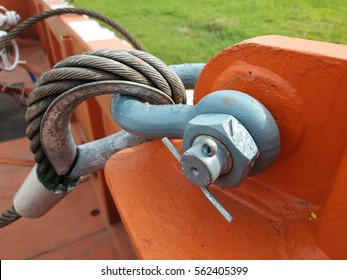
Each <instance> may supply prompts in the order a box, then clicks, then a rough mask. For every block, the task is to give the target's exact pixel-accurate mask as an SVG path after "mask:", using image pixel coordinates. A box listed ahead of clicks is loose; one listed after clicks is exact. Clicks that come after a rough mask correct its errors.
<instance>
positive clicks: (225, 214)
mask: <svg viewBox="0 0 347 280" xmlns="http://www.w3.org/2000/svg"><path fill="white" fill-rule="evenodd" d="M162 141H163V143H164V144H165V146H166V147H167V148H168V149H169V151H170V152H171V153H172V154H173V156H174V157H175V158H176V159H177V160H178V162H180V164H181V166H182V155H181V154H180V153H179V152H178V151H177V149H176V148H175V146H174V145H173V144H172V143H171V141H170V140H169V139H168V138H167V137H164V138H162ZM205 142H206V141H205ZM202 148H203V149H206V146H205V145H204V144H203V146H202ZM203 152H204V151H203ZM205 152H206V151H205ZM214 152H216V151H214ZM182 168H183V167H182ZM190 170H193V171H192V173H196V174H197V175H199V171H198V169H196V168H194V167H191V168H190ZM184 174H185V175H186V172H184ZM188 179H189V180H190V181H192V180H191V176H188ZM193 183H194V184H196V183H195V182H194V181H193ZM212 183H213V182H212ZM208 185H209V184H208ZM208 185H206V186H205V185H204V186H199V187H200V189H201V191H202V193H203V194H204V195H205V197H206V198H207V199H208V200H209V201H210V202H211V203H212V205H213V206H214V207H215V208H216V209H217V210H218V212H219V213H221V214H222V216H223V217H224V218H225V219H226V220H227V221H228V222H229V223H230V222H231V221H232V220H233V216H232V215H231V214H230V213H229V212H228V211H227V210H226V209H225V208H224V206H223V205H222V204H221V203H220V202H219V201H218V200H217V199H216V198H215V197H214V196H213V194H212V193H211V192H210V191H209V190H208V188H207V187H208Z"/></svg>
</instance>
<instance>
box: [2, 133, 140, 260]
mask: <svg viewBox="0 0 347 280" xmlns="http://www.w3.org/2000/svg"><path fill="white" fill-rule="evenodd" d="M28 144H29V142H28V140H27V139H26V138H22V139H18V140H13V141H9V142H4V143H0V159H8V158H11V159H16V160H26V162H27V161H29V162H30V160H32V159H33V155H32V154H31V152H30V150H29V148H28ZM30 170H31V167H26V166H20V165H13V164H12V163H11V164H5V163H0V190H1V192H0V208H1V210H5V209H6V208H7V207H9V206H11V205H12V201H13V195H14V193H15V192H16V191H17V190H18V188H19V186H20V185H21V183H22V182H23V180H24V178H25V177H26V175H27V174H28V173H29V171H30ZM85 179H87V180H86V181H85V182H84V183H83V184H82V185H81V186H79V187H78V188H77V189H76V190H74V191H73V192H71V193H70V194H69V195H68V196H67V197H66V198H64V199H63V200H62V201H61V202H60V203H59V204H58V205H57V206H56V207H55V208H53V209H52V210H51V211H50V212H49V213H47V214H46V215H45V216H43V217H41V218H39V219H26V218H21V219H20V220H18V221H16V222H15V223H13V224H11V225H9V226H7V227H5V228H2V229H0V248H1V250H0V259H36V258H38V259H118V258H121V259H123V258H133V257H134V255H132V254H131V252H132V251H131V249H130V248H129V243H127V237H126V233H125V231H124V230H123V231H122V227H123V226H122V225H121V224H116V225H113V226H111V227H109V226H108V223H107V221H106V218H105V215H106V210H105V206H104V205H101V204H100V201H98V199H97V196H96V190H95V188H96V187H98V180H97V179H96V176H95V175H89V176H86V178H85ZM94 209H99V210H100V215H98V216H92V215H91V211H92V210H94ZM129 252H130V253H129Z"/></svg>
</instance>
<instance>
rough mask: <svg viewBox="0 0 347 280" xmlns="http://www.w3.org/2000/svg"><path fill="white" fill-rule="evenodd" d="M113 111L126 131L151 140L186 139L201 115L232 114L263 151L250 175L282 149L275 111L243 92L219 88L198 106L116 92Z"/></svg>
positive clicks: (259, 169)
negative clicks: (153, 102) (153, 101)
mask: <svg viewBox="0 0 347 280" xmlns="http://www.w3.org/2000/svg"><path fill="white" fill-rule="evenodd" d="M111 112H112V116H113V119H114V120H115V121H116V122H117V124H118V125H119V126H121V127H122V128H123V129H124V130H126V131H128V132H130V133H132V134H135V135H138V136H141V137H145V138H151V139H160V138H163V137H168V138H183V135H184V133H185V130H186V128H187V125H188V123H189V122H190V121H191V120H192V119H193V118H195V117H197V116H199V115H203V114H226V115H231V116H233V117H234V118H236V120H238V121H239V122H240V123H241V124H242V125H243V126H244V127H245V128H246V130H247V131H248V132H249V134H250V135H251V136H252V138H253V139H254V142H255V143H256V145H257V147H258V150H259V157H258V158H257V159H256V161H255V164H254V166H253V168H252V170H251V171H250V173H249V175H256V174H259V173H260V172H262V171H264V170H266V169H267V168H268V167H269V166H270V165H272V163H273V162H274V161H275V159H276V157H277V155H278V153H279V150H280V134H279V130H278V127H277V124H276V122H275V120H274V118H273V116H272V115H271V113H270V112H269V111H268V110H267V109H266V108H265V107H264V106H263V105H262V104H261V103H260V102H259V101H257V100H256V99H254V98H253V97H251V96H249V95H247V94H245V93H242V92H239V91H234V90H220V91H216V92H213V93H210V94H208V95H207V96H205V97H204V98H203V99H201V100H200V101H199V103H197V104H196V105H194V106H193V105H182V104H178V105H149V104H145V103H143V102H141V101H140V100H138V99H136V98H133V97H129V96H124V95H115V96H113V99H112V103H111ZM219 140H220V139H219ZM183 148H184V150H187V149H188V148H190V147H189V146H187V145H185V144H184V147H183Z"/></svg>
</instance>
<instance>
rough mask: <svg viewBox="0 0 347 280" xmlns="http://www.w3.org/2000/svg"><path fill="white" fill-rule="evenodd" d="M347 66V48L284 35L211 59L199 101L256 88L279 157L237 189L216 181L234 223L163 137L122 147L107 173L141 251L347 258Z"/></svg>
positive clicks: (148, 254) (170, 255)
mask: <svg viewBox="0 0 347 280" xmlns="http://www.w3.org/2000/svg"><path fill="white" fill-rule="evenodd" d="M346 73H347V46H342V45H335V44H330V43H322V42H314V41H307V40H300V39H293V38H287V37H281V36H265V37H258V38H253V39H250V40H247V41H244V42H242V43H240V44H237V45H235V46H232V47H230V48H228V49H226V50H224V51H222V52H221V53H219V54H217V55H216V56H215V57H214V58H213V59H211V60H210V61H209V63H208V64H207V66H206V67H205V69H204V70H203V71H202V73H201V76H200V78H199V80H198V82H197V86H196V88H195V97H194V102H195V103H196V102H198V101H199V100H200V99H201V98H202V97H203V96H205V95H206V94H208V93H211V92H213V91H216V90H220V89H233V90H239V91H242V92H245V93H247V94H250V95H252V96H253V97H255V98H256V99H258V100H259V101H260V102H262V103H263V104H264V105H265V106H266V107H267V108H268V109H269V111H270V112H271V113H272V114H273V116H274V117H275V119H276V121H277V123H278V126H279V129H280V134H281V153H280V156H279V158H278V160H277V161H276V162H275V164H274V165H273V166H272V167H271V168H270V169H269V170H267V171H266V172H264V173H263V174H260V175H258V176H255V177H251V178H249V179H248V180H246V182H245V183H244V184H243V185H241V186H240V187H239V188H237V189H222V188H219V187H216V186H213V187H212V188H213V192H214V194H215V195H216V197H217V198H218V199H220V201H221V202H222V203H223V205H224V206H225V207H226V208H227V209H228V210H229V211H230V212H231V213H232V214H233V216H234V218H235V220H234V221H233V222H231V223H230V224H228V223H227V222H226V221H225V220H224V219H223V218H222V217H221V216H220V214H219V213H218V212H217V211H216V210H215V209H214V208H213V207H212V206H211V205H210V204H209V203H208V202H207V200H206V199H205V198H204V196H203V195H202V193H201V192H200V190H198V188H197V187H195V186H193V185H192V184H191V183H190V182H189V181H188V180H187V179H186V178H185V177H184V176H183V174H182V172H181V170H180V168H179V164H178V162H177V161H176V160H175V159H174V158H173V156H172V155H171V154H170V153H169V152H168V151H167V150H166V148H165V147H164V145H163V144H162V143H161V142H160V141H154V142H151V143H146V144H143V145H141V146H138V147H134V148H131V149H127V150H124V151H122V152H120V153H117V154H116V155H114V156H113V157H112V158H111V159H110V160H109V161H108V164H107V166H106V178H107V181H108V184H109V188H110V190H111V193H112V195H113V198H114V200H115V202H116V205H117V208H118V209H119V212H120V214H121V217H122V219H123V222H124V224H125V227H126V229H127V230H128V233H129V235H130V238H131V240H132V242H133V244H134V246H135V249H136V252H137V254H138V256H139V257H140V258H145V259H328V258H331V259H346V258H347V214H346V213H347V204H346V203H345V201H346V200H347V188H346V187H347V186H346V184H347V183H346V182H347V172H346V170H347V145H346V143H347V133H346V131H347V122H346V119H347V111H346V108H347V95H346V94H345V92H346V90H347V79H346ZM176 145H177V146H178V147H179V148H180V147H181V143H180V141H177V142H176Z"/></svg>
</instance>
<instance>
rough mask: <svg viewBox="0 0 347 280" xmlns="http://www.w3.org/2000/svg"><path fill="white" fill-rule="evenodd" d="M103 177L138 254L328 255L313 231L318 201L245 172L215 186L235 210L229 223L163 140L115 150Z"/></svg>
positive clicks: (178, 256) (216, 256)
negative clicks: (230, 184)
mask: <svg viewBox="0 0 347 280" xmlns="http://www.w3.org/2000/svg"><path fill="white" fill-rule="evenodd" d="M175 144H176V146H177V147H178V148H180V147H181V145H180V141H176V142H175ZM106 179H107V181H108V184H109V187H110V190H111V193H112V195H113V198H114V200H115V202H116V205H117V208H118V209H119V211H120V214H121V217H122V220H123V222H124V225H125V227H126V229H127V230H128V233H129V236H130V238H131V240H132V242H133V245H134V247H135V250H136V252H137V255H138V256H139V257H140V258H143V259H325V258H327V256H326V255H325V254H324V253H323V252H322V251H321V250H320V249H319V248H318V247H317V246H316V244H315V242H314V240H313V236H312V232H313V231H314V228H315V226H316V224H317V221H316V220H315V219H313V218H312V217H311V216H310V215H311V214H310V213H311V212H315V211H318V208H317V206H315V205H312V204H310V203H308V202H305V201H301V200H299V199H296V198H295V197H291V196H288V195H286V194H284V193H281V192H279V191H277V190H276V189H273V188H270V187H267V186H260V185H257V184H255V183H254V182H252V181H251V180H247V182H246V183H245V184H243V185H242V187H240V188H239V189H237V190H234V191H224V190H222V189H221V188H214V190H213V193H214V194H215V196H216V197H217V198H218V199H219V200H220V201H221V202H222V203H223V205H224V206H225V207H226V208H227V209H228V210H229V211H230V213H231V214H232V215H233V216H234V221H232V222H231V223H230V224H228V223H227V222H226V221H225V220H224V218H223V217H222V216H221V215H220V214H219V213H218V212H217V211H216V209H214V208H213V206H212V205H211V204H210V203H209V202H208V201H207V199H206V198H205V197H204V196H203V194H202V192H201V191H200V190H199V189H198V188H197V187H196V186H194V185H192V184H191V183H190V182H189V181H188V180H187V179H186V178H185V177H184V176H183V174H182V172H181V170H180V167H179V164H178V162H177V160H175V158H174V157H173V156H172V155H171V153H170V152H169V151H168V150H167V148H166V147H165V146H164V145H163V143H161V141H154V142H151V143H146V144H142V145H139V146H137V147H134V148H130V149H127V150H123V151H121V152H119V153H117V154H115V155H113V156H112V157H111V158H110V160H109V161H108V163H107V165H106ZM270 201H271V204H270ZM269 205H271V206H269Z"/></svg>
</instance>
